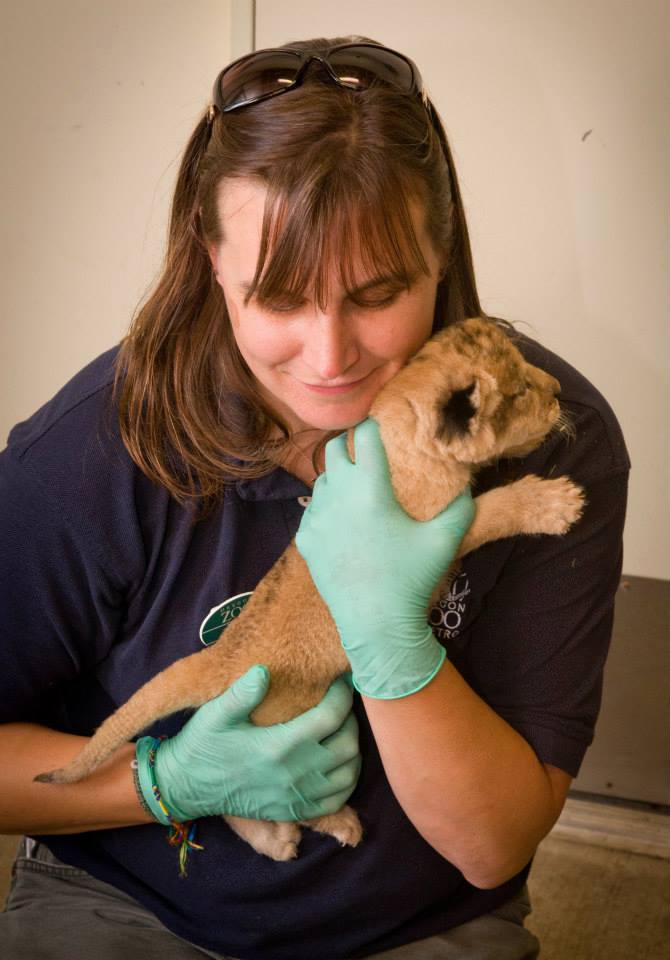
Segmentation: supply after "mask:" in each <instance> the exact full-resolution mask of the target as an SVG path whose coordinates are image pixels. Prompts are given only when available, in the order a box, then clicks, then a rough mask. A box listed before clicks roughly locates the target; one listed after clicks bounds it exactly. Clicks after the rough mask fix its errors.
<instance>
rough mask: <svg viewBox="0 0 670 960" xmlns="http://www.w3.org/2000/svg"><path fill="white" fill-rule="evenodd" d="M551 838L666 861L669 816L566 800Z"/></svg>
mask: <svg viewBox="0 0 670 960" xmlns="http://www.w3.org/2000/svg"><path fill="white" fill-rule="evenodd" d="M550 836H551V837H557V838H559V839H561V840H573V841H575V842H577V843H587V844H592V845H594V846H599V847H608V848H609V849H611V850H627V851H628V852H630V853H641V854H645V855H646V856H649V857H662V858H663V859H666V860H670V816H668V815H666V814H662V813H655V812H654V811H651V810H640V809H635V808H629V807H625V806H620V805H613V804H609V803H598V802H595V801H592V800H580V799H577V798H574V797H568V799H567V801H566V803H565V807H564V808H563V812H562V814H561V816H560V817H559V819H558V822H557V823H556V825H555V826H554V829H553V830H552V831H551V833H550Z"/></svg>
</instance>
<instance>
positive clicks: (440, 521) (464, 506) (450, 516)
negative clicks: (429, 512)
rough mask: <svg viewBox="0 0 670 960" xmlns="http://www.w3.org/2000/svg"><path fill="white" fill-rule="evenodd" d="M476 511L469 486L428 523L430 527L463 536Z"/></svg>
mask: <svg viewBox="0 0 670 960" xmlns="http://www.w3.org/2000/svg"><path fill="white" fill-rule="evenodd" d="M475 512H476V507H475V505H474V502H473V499H472V493H471V492H470V487H469V486H468V487H466V488H465V490H463V492H462V493H459V495H458V496H457V497H454V499H453V500H452V501H451V502H450V503H449V504H448V505H447V506H446V507H445V509H444V510H442V512H441V513H438V514H437V516H435V517H433V519H432V520H430V521H429V522H428V523H429V526H430V527H433V528H435V529H438V530H449V531H451V532H453V533H456V534H458V535H459V536H463V534H464V533H465V532H466V530H467V529H468V527H469V526H470V524H471V523H472V521H473V519H474V516H475Z"/></svg>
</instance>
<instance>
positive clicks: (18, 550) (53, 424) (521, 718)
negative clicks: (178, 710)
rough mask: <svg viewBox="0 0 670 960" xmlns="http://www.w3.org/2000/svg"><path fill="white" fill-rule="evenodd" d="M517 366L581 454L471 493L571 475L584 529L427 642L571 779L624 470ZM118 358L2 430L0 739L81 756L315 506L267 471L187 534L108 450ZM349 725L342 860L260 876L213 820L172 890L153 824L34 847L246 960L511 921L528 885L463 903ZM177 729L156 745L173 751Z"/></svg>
mask: <svg viewBox="0 0 670 960" xmlns="http://www.w3.org/2000/svg"><path fill="white" fill-rule="evenodd" d="M519 345H520V347H521V348H522V350H523V351H524V352H525V353H526V354H527V356H528V357H529V359H530V360H532V362H534V363H537V364H538V365H540V366H542V367H544V368H545V369H546V370H548V371H549V372H550V373H552V374H553V375H554V376H556V377H557V378H558V379H559V380H560V382H561V384H562V387H563V392H562V402H563V406H564V408H565V410H566V411H567V412H568V413H569V415H570V416H571V418H572V421H573V425H574V427H575V431H576V439H574V440H570V439H568V438H566V437H565V436H564V435H560V434H555V435H553V436H552V437H550V438H549V440H548V441H547V442H546V443H545V444H544V445H543V446H542V448H541V449H540V450H538V451H536V452H535V453H533V454H532V455H531V456H529V457H527V458H526V459H525V460H520V461H502V462H501V463H499V464H497V465H496V466H495V467H492V468H490V469H488V470H487V471H485V473H483V474H482V475H480V478H479V480H478V484H477V488H476V489H475V491H474V492H475V494H476V493H477V492H480V491H483V490H485V489H487V488H488V487H489V486H491V485H495V484H498V483H501V482H505V481H507V480H509V479H512V478H514V477H517V476H521V475H522V474H525V473H540V474H542V475H544V476H551V475H554V476H558V475H560V474H563V473H569V474H570V475H571V476H572V477H573V478H574V479H575V480H577V481H579V482H580V483H582V484H583V485H584V486H585V487H586V490H587V495H588V506H587V509H586V513H585V516H584V518H583V520H582V521H581V522H580V523H579V524H577V525H576V526H575V528H574V529H573V530H572V531H571V532H570V533H569V534H568V535H567V536H566V537H563V538H558V537H544V536H543V537H517V538H511V539H508V540H504V541H500V542H498V543H493V544H488V545H486V546H484V547H483V548H481V549H480V550H479V551H477V552H476V553H474V554H472V555H471V556H469V557H467V558H466V559H465V560H464V562H463V567H462V572H461V574H460V576H459V577H458V578H457V579H456V581H455V582H454V583H453V585H452V587H451V590H450V592H449V595H448V596H446V597H444V598H443V599H442V600H441V601H440V603H439V604H438V605H437V606H436V607H435V608H434V609H433V611H432V612H431V622H432V624H433V628H434V630H435V634H436V636H437V638H438V639H439V640H440V641H441V642H443V643H444V644H445V646H446V647H447V650H448V654H449V657H450V659H451V660H452V662H453V663H454V664H455V666H456V667H457V669H458V670H459V671H460V672H461V673H462V675H463V676H464V677H465V679H466V680H467V681H468V683H469V684H470V685H471V686H472V687H473V689H474V690H475V691H476V692H477V693H478V694H479V695H480V696H481V697H482V698H483V699H484V700H486V702H487V703H489V704H490V705H491V706H492V707H493V709H494V710H496V712H497V713H499V714H500V715H501V716H502V717H503V718H504V719H505V720H506V721H507V722H508V723H510V724H511V725H512V726H513V727H514V728H515V729H516V730H518V731H519V732H520V733H521V734H522V735H523V736H524V737H525V738H526V739H527V740H528V742H529V743H530V744H531V746H532V747H533V748H534V750H535V751H536V753H537V755H538V757H539V758H540V760H541V761H543V762H546V763H551V764H554V765H555V766H557V767H560V768H562V769H564V770H566V771H567V772H568V773H570V774H572V775H575V774H576V773H577V771H578V769H579V764H580V762H581V759H582V757H583V755H584V752H585V750H586V748H587V746H588V744H589V742H590V740H591V738H592V734H593V728H594V723H595V719H596V716H597V712H598V707H599V702H600V688H601V679H602V667H603V663H604V659H605V656H606V651H607V646H608V642H609V637H610V631H611V623H612V607H613V597H614V593H615V590H616V587H617V583H618V578H619V574H620V567H621V534H622V527H623V518H624V510H625V494H626V479H627V472H628V466H629V464H628V457H627V454H626V450H625V447H624V444H623V440H622V437H621V433H620V431H619V428H618V425H617V423H616V420H615V419H614V416H613V414H612V412H611V410H610V409H609V407H608V405H607V404H606V402H605V401H604V400H603V398H602V397H601V396H600V395H599V394H598V393H597V391H596V390H595V389H594V388H593V387H592V386H591V385H590V384H589V383H588V382H587V381H586V380H585V379H584V378H583V377H581V376H580V375H579V374H578V373H577V372H576V371H575V370H573V369H572V368H571V367H569V366H568V365H567V364H565V363H564V362H563V361H562V360H560V359H559V358H558V357H556V356H554V355H553V354H551V353H549V352H548V351H546V350H544V349H543V348H541V347H540V346H539V345H537V344H535V343H533V342H532V341H529V340H527V339H525V338H521V339H520V341H519ZM115 356H116V351H115V350H112V351H109V352H108V353H106V354H104V355H103V356H101V357H99V358H98V359H97V360H95V361H94V362H93V363H92V364H90V365H89V366H88V367H86V368H85V369H84V370H82V371H81V372H80V373H79V374H78V375H77V376H75V377H74V379H73V380H72V381H71V382H70V383H69V384H67V385H66V386H65V387H64V388H63V389H62V390H61V391H60V392H59V393H58V394H57V395H56V396H55V397H54V398H53V400H51V401H50V402H49V403H47V404H46V405H45V406H44V407H42V409H40V410H39V411H38V412H37V413H36V414H35V415H34V416H32V417H31V418H30V419H29V420H27V421H26V422H24V423H22V424H19V425H18V426H17V427H15V429H14V430H13V431H12V433H11V435H10V438H9V443H8V447H7V449H6V450H5V451H4V452H3V453H2V454H0V634H1V636H2V638H3V639H2V648H1V650H0V720H1V721H3V722H6V721H21V720H25V721H33V722H39V723H43V724H45V725H47V726H50V727H53V728H55V729H59V730H63V731H67V732H71V733H77V734H84V735H89V734H91V733H92V732H93V730H94V729H95V728H96V727H97V726H98V724H99V723H100V722H101V721H102V720H103V719H104V718H105V717H106V716H107V715H108V714H109V713H110V712H111V711H113V710H114V709H115V707H116V706H118V705H119V704H121V703H122V702H124V701H125V700H127V698H128V697H129V696H130V695H131V694H132V693H133V692H134V691H135V690H136V689H137V688H138V687H140V686H141V685H142V684H143V683H144V682H145V681H146V680H147V679H149V678H150V677H152V676H154V675H155V674H156V673H157V672H158V671H159V670H161V669H163V668H164V667H165V666H167V665H168V664H170V663H172V662H173V661H174V660H176V659H178V658H179V657H183V656H185V655H186V654H190V653H192V652H194V651H196V650H198V649H200V648H201V640H200V636H199V634H200V627H201V624H202V622H203V620H204V619H205V618H206V616H207V615H208V613H209V612H210V611H211V610H212V609H213V608H214V607H216V606H218V605H219V604H221V603H222V602H223V601H225V600H227V599H228V598H231V597H234V596H236V595H238V594H240V593H245V592H248V591H253V589H254V587H255V586H256V584H257V583H258V581H259V580H260V579H261V578H262V577H263V575H264V574H265V573H266V572H267V571H268V570H269V569H270V567H271V566H272V564H273V563H274V561H275V560H276V559H277V558H278V557H279V556H280V554H281V553H282V551H283V550H284V549H285V547H286V546H287V545H288V543H289V541H290V539H291V538H292V537H293V535H294V534H295V532H296V529H297V527H298V524H299V522H300V518H301V516H302V512H303V509H304V507H303V505H302V503H301V500H302V498H303V497H305V496H307V495H308V494H309V489H308V488H307V487H306V486H305V485H304V484H303V483H302V482H301V481H300V480H298V479H296V478H295V477H293V476H291V475H290V474H288V473H287V472H285V471H284V470H282V469H276V470H275V471H274V472H273V473H271V474H270V475H268V476H266V477H263V478H261V479H259V480H253V481H243V482H238V483H235V484H231V485H230V486H229V487H228V489H227V491H226V494H225V497H224V499H223V502H222V503H221V504H220V505H219V506H218V508H217V509H216V510H214V511H213V512H212V513H211V514H210V515H208V516H207V518H206V519H205V520H202V521H199V522H194V520H193V517H192V514H191V513H190V511H189V510H188V509H186V508H183V507H180V506H179V505H178V504H177V503H175V502H174V501H173V500H172V499H171V498H170V497H169V495H168V494H167V492H166V491H165V490H164V489H162V488H160V487H158V486H156V485H155V484H153V483H152V482H151V481H149V480H148V479H147V478H146V477H145V476H144V475H143V474H142V473H141V472H140V471H139V470H138V469H137V468H136V467H135V465H134V464H133V463H132V461H131V460H130V458H129V456H128V454H127V452H126V451H125V448H124V447H123V444H122V442H121V440H120V436H119V431H118V426H117V423H116V413H115V410H114V408H113V401H112V379H113V363H114V359H115ZM219 642H222V643H225V633H224V634H223V637H222V639H221V640H220V641H219ZM354 709H355V710H356V713H357V716H358V719H359V724H360V736H361V752H362V756H363V766H362V772H361V776H360V780H359V782H358V785H357V787H356V791H355V793H354V794H353V796H352V797H351V800H350V803H351V804H352V806H354V807H355V809H356V810H357V811H358V813H359V816H360V818H361V821H362V823H363V825H364V828H365V836H364V839H363V841H362V842H361V843H360V844H359V846H358V847H357V848H356V849H350V848H342V847H340V846H339V845H338V844H337V842H336V841H335V840H334V839H333V838H330V837H323V836H320V835H317V834H315V833H313V832H311V831H310V830H304V831H303V839H302V842H301V845H300V850H299V857H298V858H297V859H296V860H293V861H289V862H287V863H275V862H274V861H272V860H269V859H267V858H265V857H262V856H260V855H259V854H257V853H255V852H254V851H253V850H252V848H251V847H250V846H249V845H248V844H246V843H245V842H244V841H242V840H240V838H239V837H237V836H236V835H235V834H234V833H233V832H232V831H231V830H230V829H229V828H228V827H227V825H226V824H225V822H224V821H223V819H222V818H217V817H209V818H206V819H203V820H201V821H200V822H199V840H200V842H201V843H202V844H203V845H204V850H203V851H202V852H199V853H193V854H191V856H190V857H189V873H188V878H187V879H185V880H184V879H180V878H179V876H178V869H177V861H176V854H175V850H174V848H172V847H170V846H169V845H168V844H167V842H166V830H165V828H163V827H161V826H159V825H157V824H156V825H154V824H150V825H146V826H137V827H128V828H124V829H116V830H100V831H92V832H89V833H79V834H73V835H69V836H68V835H59V836H48V837H41V838H40V839H42V840H43V841H44V842H46V843H47V845H48V846H49V847H50V848H51V850H52V851H53V852H54V853H55V854H56V856H58V857H59V858H60V859H62V860H64V861H65V862H66V863H70V864H73V865H75V866H78V867H82V868H84V869H85V870H88V871H89V872H90V873H91V874H93V875H94V876H96V877H98V878H100V879H101V880H104V881H106V882H108V883H111V884H113V885H114V886H116V887H118V888H120V889H121V890H123V891H125V892H126V893H127V894H129V895H131V896H132V897H134V898H136V899H137V900H138V901H140V902H141V903H142V904H144V905H145V906H146V907H147V908H148V909H150V910H152V911H153V912H154V913H155V914H156V915H157V916H158V917H159V918H160V920H161V921H162V922H163V923H164V924H165V925H166V926H167V927H168V928H169V929H171V930H172V931H174V932H175V933H176V934H178V935H179V936H181V937H183V938H185V939H187V940H190V941H192V942H193V943H195V944H198V945H200V946H202V947H205V948H207V949H210V950H213V951H216V952H219V953H224V954H229V955H232V956H235V957H240V958H248V960H314V958H315V957H319V958H320V960H341V958H343V957H364V956H366V955H368V954H371V953H376V952H379V951H381V950H385V949H390V948H392V947H394V946H398V945H401V944H404V943H407V942H410V941H413V940H417V939H420V938H423V937H428V936H431V935H433V934H435V933H438V932H440V931H443V930H446V929H448V928H450V927H452V926H455V925H457V924H460V923H462V922H464V921H467V920H469V919H472V918H473V917H476V916H478V915H481V914H483V913H486V912H488V911H489V910H491V909H494V908H495V907H496V906H498V905H500V904H501V903H503V902H504V901H505V900H507V899H509V898H510V897H511V896H512V895H513V894H514V893H515V892H516V891H517V890H518V889H519V887H520V886H521V885H522V883H523V881H524V879H525V876H526V873H527V870H528V868H526V869H525V870H524V871H522V872H521V873H520V874H519V876H518V877H515V878H514V879H513V880H511V881H509V882H508V883H506V884H504V885H503V886H501V887H499V888H497V889H495V890H487V891H484V890H477V889H475V888H474V887H472V886H471V885H470V884H468V883H467V882H466V881H465V879H464V878H463V876H462V875H461V874H460V873H459V871H458V870H457V869H456V868H455V867H454V866H452V865H451V864H450V863H449V862H448V861H446V860H445V859H444V858H443V857H441V856H440V854H438V853H437V852H436V851H435V850H433V849H432V848H431V847H430V846H429V845H428V843H426V841H425V840H423V839H422V837H421V836H420V835H419V834H418V833H417V831H416V830H415V829H414V827H413V826H412V824H411V823H410V821H409V820H408V819H407V817H406V816H405V814H404V812H403V810H402V809H401V807H400V806H399V804H398V803H397V801H396V799H395V797H394V795H393V793H392V791H391V789H390V787H389V784H388V781H387V779H386V777H385V775H384V770H383V767H382V764H381V761H380V757H379V752H378V750H377V746H376V744H375V741H374V738H373V736H372V733H371V730H370V726H369V724H368V723H367V720H366V715H365V711H364V709H363V707H362V703H361V700H360V698H359V697H358V695H356V698H355V704H354ZM185 719H186V718H185V715H184V714H178V715H176V716H173V717H170V718H168V719H166V720H164V721H161V722H159V723H156V724H155V726H154V727H153V728H152V730H151V732H152V733H154V734H155V735H159V734H167V735H168V736H169V735H171V734H173V733H174V732H175V731H177V730H178V729H179V728H180V726H181V725H182V724H183V723H184V721H185ZM46 789H49V788H48V787H46V786H45V790H46ZM481 789H482V790H483V791H485V790H486V789H487V784H486V783H482V785H481Z"/></svg>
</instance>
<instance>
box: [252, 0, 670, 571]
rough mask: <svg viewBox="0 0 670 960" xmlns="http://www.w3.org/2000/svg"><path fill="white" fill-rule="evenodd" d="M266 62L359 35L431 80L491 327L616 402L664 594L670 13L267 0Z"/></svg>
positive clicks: (542, 1) (636, 549)
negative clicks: (293, 43)
mask: <svg viewBox="0 0 670 960" xmlns="http://www.w3.org/2000/svg"><path fill="white" fill-rule="evenodd" d="M256 6H257V15H256V46H257V47H264V46H269V45H272V44H276V43H281V42H284V41H286V40H290V39H297V38H306V37H314V36H331V37H332V36H338V35H342V34H347V33H358V34H364V35H367V36H370V37H373V38H374V39H376V40H380V41H382V42H384V43H386V44H388V45H389V46H392V47H393V46H395V47H397V48H398V49H400V50H402V51H404V52H405V53H407V54H408V55H409V56H411V57H412V58H413V59H415V60H416V62H417V63H418V64H419V66H420V68H421V70H422V73H423V75H424V79H425V82H426V84H427V86H428V89H429V92H430V94H431V96H432V97H433V99H434V100H435V102H436V104H437V106H438V109H439V110H440V112H441V114H442V117H443V119H444V121H445V125H446V128H447V133H448V135H449V138H450V142H451V145H452V148H453V150H454V154H455V161H456V165H457V169H458V172H459V177H460V181H461V185H462V188H463V193H464V200H465V205H466V211H467V214H468V220H469V225H470V230H471V235H472V240H473V247H474V256H475V267H476V271H477V277H478V283H479V289H480V293H481V297H482V301H483V306H484V309H486V310H488V311H489V312H491V313H494V314H497V315H498V316H504V317H507V318H508V319H510V320H514V321H519V322H520V324H521V329H523V330H526V331H527V332H529V333H530V334H531V336H535V337H536V338H538V339H540V340H542V341H543V342H544V343H545V344H546V345H547V346H548V347H550V348H551V349H554V350H556V351H557V352H558V353H561V354H562V355H563V356H564V357H565V358H566V359H567V360H568V361H569V362H571V363H572V364H573V365H575V366H577V367H578V368H580V369H581V370H582V372H583V373H585V374H586V376H588V377H589V378H590V379H591V380H592V382H593V383H595V385H596V386H597V387H598V388H599V389H600V390H601V392H602V393H604V394H605V396H606V397H607V399H608V400H609V401H610V403H611V405H612V406H613V407H614V410H615V412H616V414H617V416H618V417H619V419H620V422H621V424H622V426H623V429H624V433H625V436H626V441H627V444H628V447H629V450H630V453H631V456H632V459H633V464H634V470H633V474H632V478H631V495H630V508H629V519H628V524H627V528H626V543H625V570H626V572H627V573H628V574H636V575H638V576H648V577H659V578H663V579H668V578H670V549H669V545H668V529H669V527H670V512H669V498H668V495H667V491H668V489H670V431H668V428H667V411H668V410H669V409H670V390H669V384H668V367H669V360H670V349H669V348H670V271H669V269H668V268H669V267H670V257H669V256H668V253H669V250H670V220H669V219H668V213H669V212H670V202H669V201H670V186H669V182H668V175H667V173H668V170H670V136H669V134H670V127H669V125H668V116H667V94H668V79H669V70H668V36H669V32H668V25H669V19H670V18H669V15H668V5H667V3H666V2H665V0H637V2H635V3H632V2H630V0H560V2H559V0H553V2H548V0H467V2H464V0H414V2H412V3H408V2H407V0H402V2H399V0H366V2H365V3H360V0H339V2H338V3H337V4H326V3H313V2H312V0H284V2H282V3H275V2H274V0H258V2H257V5H256Z"/></svg>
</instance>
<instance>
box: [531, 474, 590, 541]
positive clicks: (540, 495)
mask: <svg viewBox="0 0 670 960" xmlns="http://www.w3.org/2000/svg"><path fill="white" fill-rule="evenodd" d="M514 486H515V487H516V492H517V495H518V508H519V510H520V518H519V519H520V521H521V525H522V526H523V528H524V532H526V533H548V534H558V535H560V534H563V533H567V531H568V530H569V529H570V527H571V526H572V525H573V524H574V523H576V522H577V520H579V518H580V517H581V515H582V511H583V509H584V504H585V502H586V501H585V497H584V491H583V490H582V488H581V487H580V486H578V485H577V484H576V483H573V482H572V480H570V478H569V477H557V478H556V479H555V480H543V479H542V478H541V477H534V476H528V477H522V478H521V479H520V480H517V481H516V483H515V484H514Z"/></svg>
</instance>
